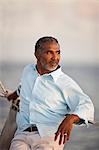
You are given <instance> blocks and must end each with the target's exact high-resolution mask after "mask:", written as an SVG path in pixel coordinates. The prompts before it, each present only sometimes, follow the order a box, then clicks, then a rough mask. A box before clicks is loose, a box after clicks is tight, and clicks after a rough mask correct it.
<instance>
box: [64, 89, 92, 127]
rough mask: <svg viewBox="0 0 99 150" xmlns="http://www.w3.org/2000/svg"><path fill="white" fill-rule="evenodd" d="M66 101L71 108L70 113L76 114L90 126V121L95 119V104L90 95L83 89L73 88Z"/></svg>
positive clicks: (69, 91)
mask: <svg viewBox="0 0 99 150" xmlns="http://www.w3.org/2000/svg"><path fill="white" fill-rule="evenodd" d="M67 93H68V98H67V100H66V103H67V105H68V107H69V109H70V112H69V113H70V114H76V115H78V116H79V117H80V119H81V120H82V123H85V124H86V125H87V126H88V122H89V121H90V122H93V121H94V106H93V103H92V101H91V99H90V97H89V96H88V95H86V94H85V93H84V92H83V91H82V90H81V89H77V88H76V89H74V88H71V89H70V90H68V92H67Z"/></svg>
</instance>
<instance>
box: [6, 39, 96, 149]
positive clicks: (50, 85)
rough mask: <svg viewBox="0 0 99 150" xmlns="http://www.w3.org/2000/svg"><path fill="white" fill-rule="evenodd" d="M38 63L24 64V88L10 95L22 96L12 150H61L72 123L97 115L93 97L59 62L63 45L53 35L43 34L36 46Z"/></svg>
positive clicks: (22, 79)
mask: <svg viewBox="0 0 99 150" xmlns="http://www.w3.org/2000/svg"><path fill="white" fill-rule="evenodd" d="M35 57H36V59H37V64H36V65H34V64H30V65H28V66H26V67H25V69H24V71H23V74H22V78H21V88H18V90H17V91H15V92H13V93H12V94H10V95H8V99H9V100H11V99H13V100H14V99H16V98H17V97H18V96H20V111H19V112H18V114H17V119H16V120H17V131H16V133H15V136H14V138H13V140H12V143H11V147H10V150H21V149H22V150H62V149H63V147H64V144H65V143H66V142H67V141H68V140H69V138H70V134H71V131H72V128H73V124H81V123H85V124H87V125H88V120H90V121H92V120H93V118H94V107H93V104H92V101H91V100H90V98H89V97H88V96H87V95H86V94H85V93H84V92H83V91H82V90H81V88H80V87H79V86H78V85H77V83H76V82H75V81H73V80H72V79H71V78H70V77H69V76H67V75H66V74H64V73H63V72H62V70H61V67H60V65H59V61H60V45H59V43H58V41H57V39H55V38H54V37H42V38H40V39H39V40H38V41H37V43H36V45H35Z"/></svg>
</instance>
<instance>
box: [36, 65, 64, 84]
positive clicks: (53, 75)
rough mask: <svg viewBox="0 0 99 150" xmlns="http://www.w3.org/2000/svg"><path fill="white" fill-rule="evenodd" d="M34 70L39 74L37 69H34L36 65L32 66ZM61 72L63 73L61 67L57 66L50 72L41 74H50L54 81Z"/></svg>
mask: <svg viewBox="0 0 99 150" xmlns="http://www.w3.org/2000/svg"><path fill="white" fill-rule="evenodd" d="M34 70H35V71H36V72H37V74H38V75H40V74H39V73H38V71H37V69H36V65H35V67H34ZM61 74H63V72H62V70H61V67H60V66H59V68H58V69H56V70H55V71H52V72H50V73H48V74H44V75H42V76H49V75H51V76H52V78H53V80H54V81H55V82H56V81H57V79H58V78H59V76H60V75H61Z"/></svg>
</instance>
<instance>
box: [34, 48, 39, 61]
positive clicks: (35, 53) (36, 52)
mask: <svg viewBox="0 0 99 150" xmlns="http://www.w3.org/2000/svg"><path fill="white" fill-rule="evenodd" d="M34 55H35V57H36V59H39V52H38V50H36V51H35V52H34Z"/></svg>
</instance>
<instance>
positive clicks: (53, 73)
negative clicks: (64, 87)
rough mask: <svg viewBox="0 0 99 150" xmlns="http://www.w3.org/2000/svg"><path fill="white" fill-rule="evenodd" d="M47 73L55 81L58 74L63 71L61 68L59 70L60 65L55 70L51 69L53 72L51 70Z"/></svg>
mask: <svg viewBox="0 0 99 150" xmlns="http://www.w3.org/2000/svg"><path fill="white" fill-rule="evenodd" d="M49 74H50V75H51V76H52V78H53V79H54V81H55V82H56V81H57V79H58V78H59V76H60V75H61V74H63V72H62V70H61V67H59V68H58V69H57V70H55V71H53V72H51V73H49Z"/></svg>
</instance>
